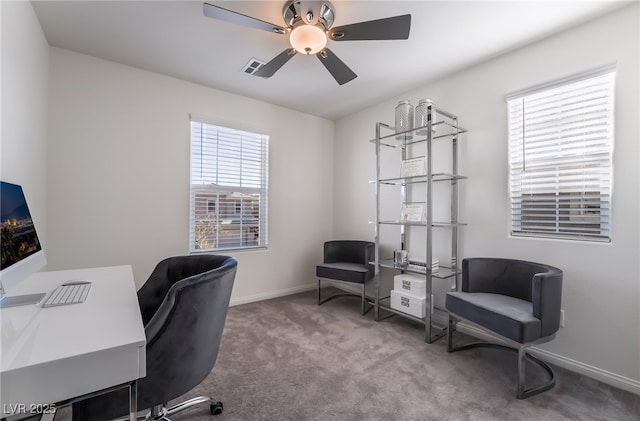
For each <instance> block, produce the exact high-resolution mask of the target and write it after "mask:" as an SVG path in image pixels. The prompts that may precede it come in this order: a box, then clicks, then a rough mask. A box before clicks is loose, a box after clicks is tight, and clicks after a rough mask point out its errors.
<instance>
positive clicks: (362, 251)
mask: <svg viewBox="0 0 640 421" xmlns="http://www.w3.org/2000/svg"><path fill="white" fill-rule="evenodd" d="M374 260H375V244H374V243H372V242H371V241H358V240H334V241H327V242H325V243H324V258H323V263H322V264H320V265H318V266H316V276H317V277H318V305H320V304H322V303H325V302H327V301H329V300H332V299H334V298H337V297H345V296H355V297H359V298H360V299H361V304H362V314H365V313H366V286H367V283H369V281H371V280H372V279H373V277H374V275H375V270H374V266H373V265H372V264H370V263H371V262H373V261H374ZM323 279H326V280H329V281H332V282H335V281H338V282H347V283H350V284H355V285H360V288H361V294H360V295H355V294H347V293H343V294H334V295H331V296H329V297H326V298H324V299H321V287H322V285H321V282H322V280H323Z"/></svg>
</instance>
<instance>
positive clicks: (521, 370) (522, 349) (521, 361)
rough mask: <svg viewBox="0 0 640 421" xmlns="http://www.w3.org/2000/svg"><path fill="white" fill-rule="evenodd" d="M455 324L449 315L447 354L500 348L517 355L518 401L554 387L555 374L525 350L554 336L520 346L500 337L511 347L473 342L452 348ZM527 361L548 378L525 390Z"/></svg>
mask: <svg viewBox="0 0 640 421" xmlns="http://www.w3.org/2000/svg"><path fill="white" fill-rule="evenodd" d="M456 324H457V319H455V318H454V317H453V316H452V315H451V314H449V329H448V332H447V352H450V353H451V352H457V351H464V350H465V349H471V348H500V349H506V350H509V351H512V352H517V353H518V379H517V388H516V397H517V398H518V399H526V398H529V397H531V396H534V395H537V394H539V393H542V392H546V391H547V390H549V389H552V388H553V387H554V386H555V385H556V379H555V374H554V372H553V369H552V368H551V367H550V366H549V365H548V364H547V363H545V362H544V361H542V360H541V359H539V358H537V357H535V356H533V355H531V354H528V353H527V348H528V347H529V346H532V345H537V344H540V343H544V342H549V341H550V340H551V339H553V338H554V337H555V335H552V336H550V337H546V338H541V339H540V340H538V341H534V342H531V343H527V344H520V343H517V342H515V341H512V340H511V339H508V338H504V337H502V339H503V340H505V341H506V342H507V343H509V344H510V345H511V346H507V345H501V344H494V343H488V342H474V343H470V344H467V345H461V346H454V345H453V332H454V331H455V330H456ZM491 333H492V334H494V335H495V332H491ZM498 336H499V335H498ZM527 359H528V360H529V361H531V362H533V363H535V364H537V365H538V366H539V367H541V368H542V369H543V370H544V371H545V372H546V373H547V375H548V376H549V379H548V380H547V381H546V382H545V383H543V384H542V385H540V386H536V387H532V388H529V389H527V388H526V386H525V378H526V376H525V364H526V360H527Z"/></svg>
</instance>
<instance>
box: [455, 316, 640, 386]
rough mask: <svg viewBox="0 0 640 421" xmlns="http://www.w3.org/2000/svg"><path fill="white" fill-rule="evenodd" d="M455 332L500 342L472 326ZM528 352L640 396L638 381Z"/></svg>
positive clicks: (541, 351) (555, 356) (462, 326)
mask: <svg viewBox="0 0 640 421" xmlns="http://www.w3.org/2000/svg"><path fill="white" fill-rule="evenodd" d="M457 330H459V331H460V332H463V333H466V334H469V335H471V336H475V337H478V338H480V339H481V340H485V341H491V342H502V341H500V338H497V337H495V336H492V335H490V334H488V333H487V332H485V331H483V330H481V329H478V328H476V327H474V326H469V325H466V324H464V322H459V323H458V326H457ZM529 351H530V352H531V353H532V354H533V355H535V356H536V357H539V358H540V359H542V360H544V361H546V362H548V363H551V364H554V365H557V366H558V367H562V368H565V369H567V370H569V371H573V372H575V373H579V374H582V375H585V376H587V377H590V378H592V379H595V380H598V381H601V382H602V383H606V384H608V385H610V386H613V387H617V388H618V389H622V390H626V391H627V392H630V393H633V394H635V395H640V381H638V380H634V379H630V378H628V377H624V376H621V375H619V374H616V373H612V372H610V371H606V370H603V369H601V368H598V367H594V366H591V365H589V364H585V363H582V362H580V361H576V360H573V359H571V358H567V357H563V356H562V355H559V354H556V353H554V352H550V351H547V350H545V349H541V348H538V347H531V348H530V349H529Z"/></svg>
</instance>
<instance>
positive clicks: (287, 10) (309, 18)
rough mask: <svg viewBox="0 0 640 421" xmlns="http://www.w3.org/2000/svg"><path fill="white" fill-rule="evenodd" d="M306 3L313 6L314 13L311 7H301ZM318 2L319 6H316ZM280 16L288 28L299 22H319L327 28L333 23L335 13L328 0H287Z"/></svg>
mask: <svg viewBox="0 0 640 421" xmlns="http://www.w3.org/2000/svg"><path fill="white" fill-rule="evenodd" d="M307 4H308V5H313V6H315V7H314V8H313V9H315V13H314V10H312V8H311V7H308V8H306V9H303V7H305V6H306V5H307ZM318 4H319V6H320V7H319V8H318V7H317V6H318ZM316 15H317V16H316ZM282 17H283V18H284V21H285V22H286V23H287V25H288V26H289V27H290V28H292V27H294V26H296V25H297V24H299V22H304V23H305V24H316V23H319V24H321V25H322V26H324V29H325V30H327V29H329V28H331V26H332V25H333V21H334V19H335V17H336V14H335V9H334V7H333V4H331V3H330V2H328V1H309V2H302V1H299V0H298V1H295V0H289V1H287V2H286V3H285V5H284V7H283V8H282Z"/></svg>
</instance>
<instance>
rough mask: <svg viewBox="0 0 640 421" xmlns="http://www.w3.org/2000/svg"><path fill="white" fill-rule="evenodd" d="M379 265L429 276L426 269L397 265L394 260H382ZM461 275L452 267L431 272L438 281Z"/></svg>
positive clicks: (443, 267)
mask: <svg viewBox="0 0 640 421" xmlns="http://www.w3.org/2000/svg"><path fill="white" fill-rule="evenodd" d="M370 263H371V264H375V262H370ZM378 264H379V265H380V267H383V268H388V269H397V270H402V271H405V272H408V273H417V274H420V275H426V274H427V270H426V268H420V267H416V266H408V265H396V264H395V262H394V261H393V259H380V260H379V261H378ZM461 273H462V271H460V270H458V271H454V270H453V269H451V268H450V267H446V266H439V267H438V271H437V272H431V276H432V277H433V278H437V279H449V278H452V277H454V276H456V275H459V274H461Z"/></svg>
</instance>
